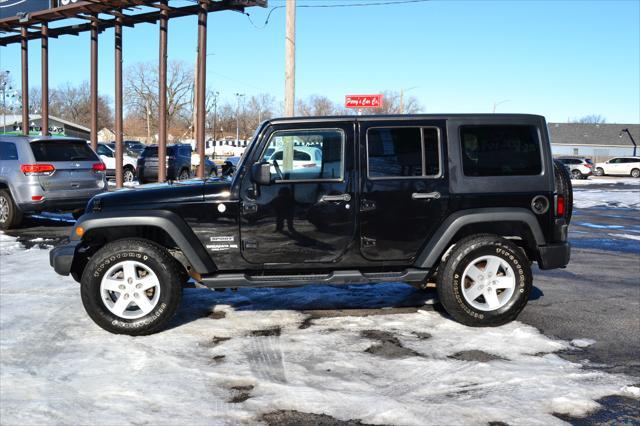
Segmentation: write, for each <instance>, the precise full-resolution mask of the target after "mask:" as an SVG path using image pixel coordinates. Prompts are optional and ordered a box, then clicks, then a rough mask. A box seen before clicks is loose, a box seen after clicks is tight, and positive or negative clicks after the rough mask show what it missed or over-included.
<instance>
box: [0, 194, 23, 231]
mask: <svg viewBox="0 0 640 426" xmlns="http://www.w3.org/2000/svg"><path fill="white" fill-rule="evenodd" d="M0 203H1V206H4V208H5V209H6V210H5V217H4V219H3V217H0V229H13V228H18V227H19V226H20V225H21V224H22V219H23V218H24V215H23V214H22V211H21V210H20V209H19V208H18V206H16V203H15V202H14V201H13V197H12V196H11V193H10V192H9V191H8V190H6V189H0ZM1 206H0V207H1Z"/></svg>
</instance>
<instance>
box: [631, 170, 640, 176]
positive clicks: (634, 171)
mask: <svg viewBox="0 0 640 426" xmlns="http://www.w3.org/2000/svg"><path fill="white" fill-rule="evenodd" d="M631 177H634V178H639V177H640V169H633V170H631Z"/></svg>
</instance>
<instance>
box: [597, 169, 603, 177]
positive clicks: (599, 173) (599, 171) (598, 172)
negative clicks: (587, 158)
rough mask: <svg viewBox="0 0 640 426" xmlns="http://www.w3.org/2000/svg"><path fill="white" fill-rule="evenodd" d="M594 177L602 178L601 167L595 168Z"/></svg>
mask: <svg viewBox="0 0 640 426" xmlns="http://www.w3.org/2000/svg"><path fill="white" fill-rule="evenodd" d="M596 176H604V169H603V168H602V167H598V168H596Z"/></svg>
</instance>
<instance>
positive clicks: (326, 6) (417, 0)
mask: <svg viewBox="0 0 640 426" xmlns="http://www.w3.org/2000/svg"><path fill="white" fill-rule="evenodd" d="M428 1H431V0H398V1H388V0H387V1H374V2H369V3H339V4H301V5H298V6H297V8H316V9H317V8H322V9H330V8H337V7H342V8H344V7H370V6H393V5H396V4H411V3H426V2H428ZM285 7H286V6H275V7H272V8H271V10H270V11H269V13H268V14H267V19H265V21H264V24H263V25H262V26H261V27H259V26H257V25H256V24H255V23H254V22H253V19H251V16H250V15H249V13H247V12H244V14H245V15H247V18H248V19H249V22H250V23H251V25H253V26H254V27H256V28H257V29H259V30H261V29H263V28H265V27H266V26H267V25H268V24H269V19H271V14H272V13H273V12H275V11H276V10H278V9H284V8H285Z"/></svg>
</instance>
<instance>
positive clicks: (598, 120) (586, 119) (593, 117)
mask: <svg viewBox="0 0 640 426" xmlns="http://www.w3.org/2000/svg"><path fill="white" fill-rule="evenodd" d="M606 122H607V119H606V118H605V117H604V116H602V115H600V114H589V115H585V116H582V117H580V118H574V119H572V120H569V123H579V124H605V123H606Z"/></svg>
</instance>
